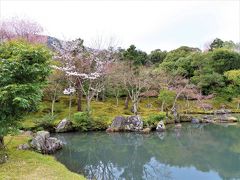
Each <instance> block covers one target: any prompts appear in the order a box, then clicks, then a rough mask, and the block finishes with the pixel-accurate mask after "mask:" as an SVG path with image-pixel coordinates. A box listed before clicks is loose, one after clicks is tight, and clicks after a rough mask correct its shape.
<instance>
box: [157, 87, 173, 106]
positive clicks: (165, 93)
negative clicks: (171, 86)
mask: <svg viewBox="0 0 240 180" xmlns="http://www.w3.org/2000/svg"><path fill="white" fill-rule="evenodd" d="M175 96H176V93H175V92H173V91H169V90H167V89H163V90H161V91H160V93H159V95H158V100H159V101H160V102H161V104H162V111H163V110H166V108H168V107H169V106H171V105H172V104H173V101H174V99H175Z"/></svg>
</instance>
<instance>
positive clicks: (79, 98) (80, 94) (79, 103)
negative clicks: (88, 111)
mask: <svg viewBox="0 0 240 180" xmlns="http://www.w3.org/2000/svg"><path fill="white" fill-rule="evenodd" d="M77 89H78V102H77V111H79V112H81V111H82V89H81V81H80V80H78V81H77Z"/></svg>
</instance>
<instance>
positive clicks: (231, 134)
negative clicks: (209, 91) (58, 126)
mask: <svg viewBox="0 0 240 180" xmlns="http://www.w3.org/2000/svg"><path fill="white" fill-rule="evenodd" d="M55 136H57V137H58V138H60V139H61V140H63V141H64V142H65V143H66V145H65V147H64V148H63V150H61V151H59V152H58V153H57V154H56V155H55V157H56V159H57V160H58V161H60V162H61V163H63V164H64V165H66V167H67V168H68V169H70V170H71V171H74V172H77V173H80V174H84V176H85V177H86V178H88V179H104V180H105V179H106V180H113V179H127V180H128V179H134V180H141V179H149V180H158V179H159V180H161V179H179V180H188V179H189V180H198V179H199V180H208V179H209V180H215V179H240V128H239V127H236V126H228V127H224V126H220V125H191V124H186V125H184V126H183V127H182V129H174V128H171V129H170V130H168V131H167V132H164V133H157V132H153V133H151V134H148V135H143V134H137V133H113V134H107V133H105V132H91V133H66V134H57V135H55Z"/></svg>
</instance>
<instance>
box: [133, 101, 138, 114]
mask: <svg viewBox="0 0 240 180" xmlns="http://www.w3.org/2000/svg"><path fill="white" fill-rule="evenodd" d="M137 109H138V108H137V102H133V113H134V115H137Z"/></svg>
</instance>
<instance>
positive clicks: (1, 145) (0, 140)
mask: <svg viewBox="0 0 240 180" xmlns="http://www.w3.org/2000/svg"><path fill="white" fill-rule="evenodd" d="M3 147H4V140H3V136H0V149H2V148H3Z"/></svg>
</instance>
